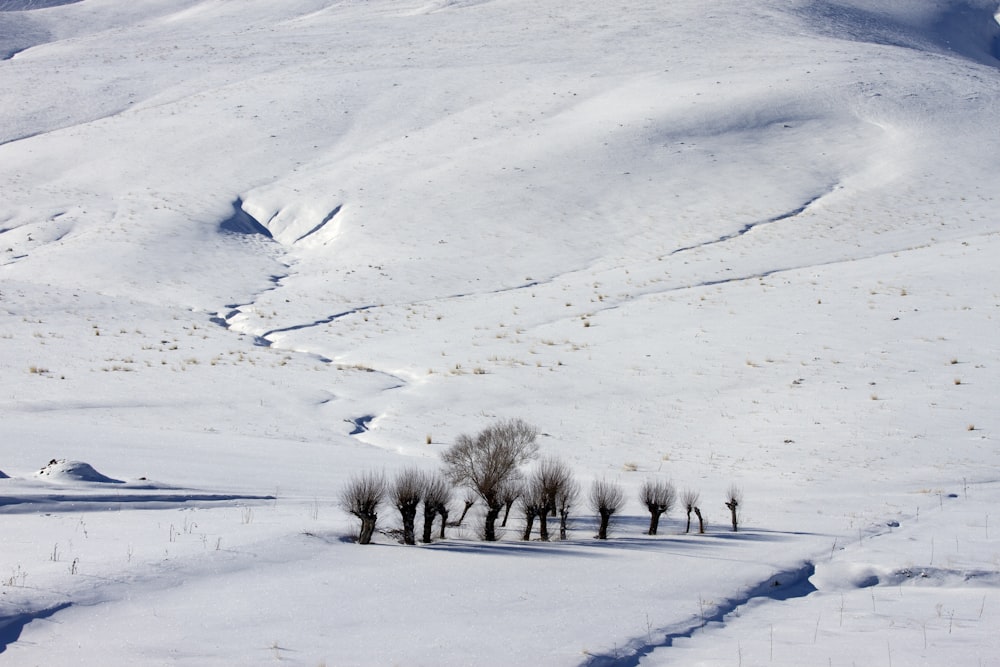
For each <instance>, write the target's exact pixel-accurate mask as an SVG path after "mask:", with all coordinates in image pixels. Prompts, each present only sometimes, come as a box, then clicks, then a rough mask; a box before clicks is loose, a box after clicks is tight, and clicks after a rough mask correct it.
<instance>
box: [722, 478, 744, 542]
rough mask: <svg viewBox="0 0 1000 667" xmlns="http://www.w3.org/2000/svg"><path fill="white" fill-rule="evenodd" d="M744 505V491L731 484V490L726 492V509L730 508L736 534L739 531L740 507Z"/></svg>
mask: <svg viewBox="0 0 1000 667" xmlns="http://www.w3.org/2000/svg"><path fill="white" fill-rule="evenodd" d="M742 504H743V489H741V488H740V487H738V486H736V485H735V484H731V485H730V486H729V489H728V490H727V491H726V507H728V508H729V514H730V516H731V517H732V520H733V532H734V533H735V532H736V531H737V530H739V516H738V512H737V510H738V509H739V507H740V505H742Z"/></svg>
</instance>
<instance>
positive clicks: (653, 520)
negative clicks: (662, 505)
mask: <svg viewBox="0 0 1000 667" xmlns="http://www.w3.org/2000/svg"><path fill="white" fill-rule="evenodd" d="M660 514H662V512H658V511H657V510H650V512H649V534H650V535H656V529H657V528H659V527H660Z"/></svg>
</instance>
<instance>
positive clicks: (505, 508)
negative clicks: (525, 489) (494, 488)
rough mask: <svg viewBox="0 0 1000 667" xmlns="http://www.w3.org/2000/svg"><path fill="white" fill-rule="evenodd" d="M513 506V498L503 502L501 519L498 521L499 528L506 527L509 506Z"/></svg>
mask: <svg viewBox="0 0 1000 667" xmlns="http://www.w3.org/2000/svg"><path fill="white" fill-rule="evenodd" d="M513 506H514V501H513V500H512V501H510V502H509V503H505V504H504V508H503V521H501V522H500V527H501V528H506V527H507V518H508V517H509V516H510V508H511V507H513Z"/></svg>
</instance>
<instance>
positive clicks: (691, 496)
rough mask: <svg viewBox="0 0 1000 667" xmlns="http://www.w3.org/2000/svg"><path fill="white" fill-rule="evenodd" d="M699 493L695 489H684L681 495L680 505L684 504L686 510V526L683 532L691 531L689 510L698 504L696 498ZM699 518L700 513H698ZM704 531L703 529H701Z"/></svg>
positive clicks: (691, 510)
mask: <svg viewBox="0 0 1000 667" xmlns="http://www.w3.org/2000/svg"><path fill="white" fill-rule="evenodd" d="M699 497H700V494H699V493H698V492H697V491H693V490H691V489H685V491H684V493H683V494H682V495H681V505H683V506H684V510H685V511H686V512H687V527H686V528H684V532H685V533H690V532H691V512H693V511H694V508H695V507H696V506H697V505H698V498H699ZM698 516H699V519H700V517H701V514H700V513H699V515H698ZM701 532H705V531H701Z"/></svg>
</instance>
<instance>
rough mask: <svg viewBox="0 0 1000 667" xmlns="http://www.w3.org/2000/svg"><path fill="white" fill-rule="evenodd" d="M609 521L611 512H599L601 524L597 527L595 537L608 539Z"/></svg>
mask: <svg viewBox="0 0 1000 667" xmlns="http://www.w3.org/2000/svg"><path fill="white" fill-rule="evenodd" d="M609 523H611V512H601V525H600V527H599V528H598V529H597V539H599V540H606V539H608V524H609Z"/></svg>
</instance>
